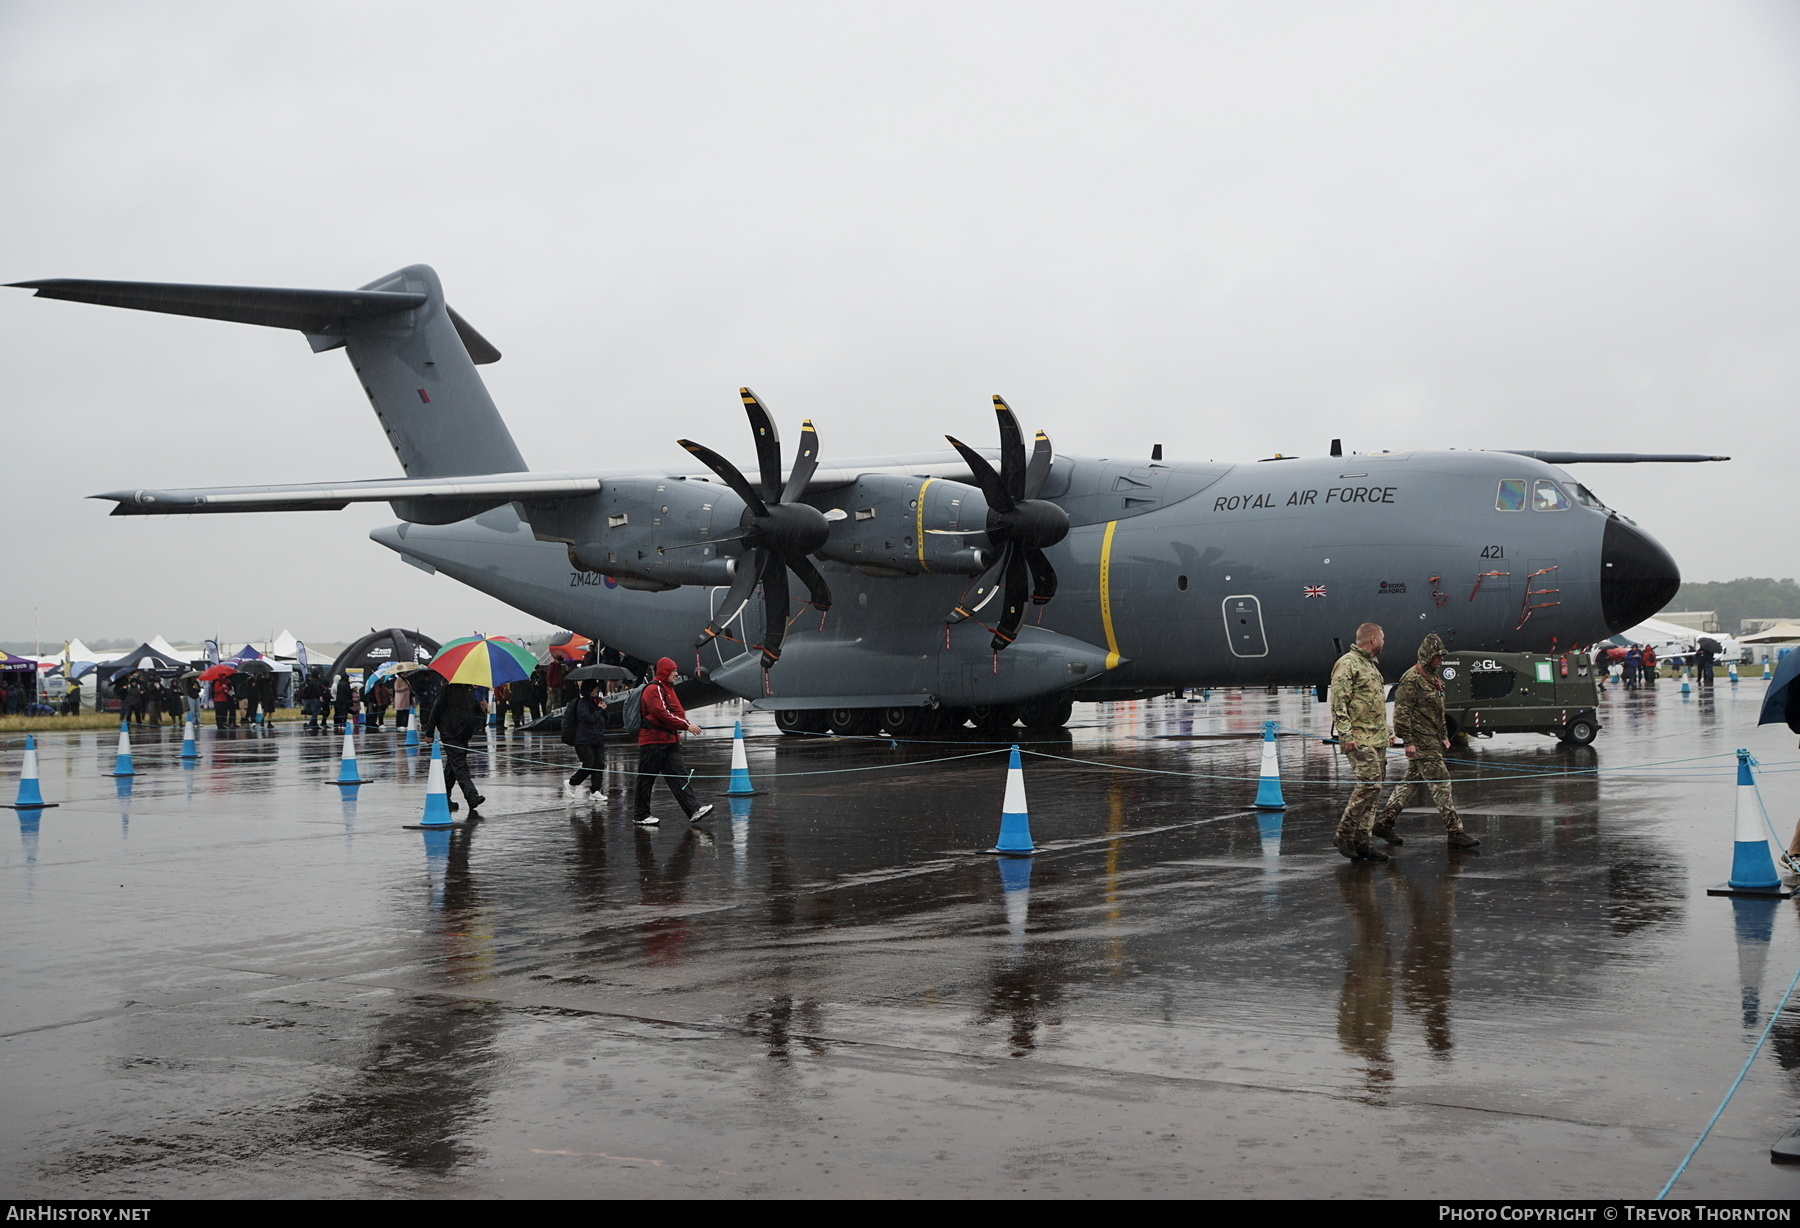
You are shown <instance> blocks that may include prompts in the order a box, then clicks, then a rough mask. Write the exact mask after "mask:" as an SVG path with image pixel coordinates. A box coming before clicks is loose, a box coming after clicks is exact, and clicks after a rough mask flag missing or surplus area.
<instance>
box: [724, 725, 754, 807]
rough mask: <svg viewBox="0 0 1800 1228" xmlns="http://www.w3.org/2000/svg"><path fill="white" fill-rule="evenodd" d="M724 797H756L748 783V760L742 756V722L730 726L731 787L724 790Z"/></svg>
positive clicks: (751, 785)
mask: <svg viewBox="0 0 1800 1228" xmlns="http://www.w3.org/2000/svg"><path fill="white" fill-rule="evenodd" d="M725 796H726V797H754V796H756V786H755V785H753V784H751V783H750V760H749V757H748V756H746V755H745V754H744V722H742V721H734V722H733V723H732V726H731V786H730V787H729V788H728V789H726V790H725Z"/></svg>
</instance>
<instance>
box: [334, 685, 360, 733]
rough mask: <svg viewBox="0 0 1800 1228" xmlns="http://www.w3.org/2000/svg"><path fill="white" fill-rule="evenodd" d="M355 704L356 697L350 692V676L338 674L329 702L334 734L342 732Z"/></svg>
mask: <svg viewBox="0 0 1800 1228" xmlns="http://www.w3.org/2000/svg"><path fill="white" fill-rule="evenodd" d="M355 702H356V697H355V696H354V695H352V694H351V692H350V675H349V674H339V675H338V676H337V690H336V692H335V693H334V694H333V695H332V701H331V724H332V727H333V728H334V729H335V730H336V732H338V733H342V732H344V722H345V721H346V720H348V719H350V712H351V709H352V707H353V706H354V704H355Z"/></svg>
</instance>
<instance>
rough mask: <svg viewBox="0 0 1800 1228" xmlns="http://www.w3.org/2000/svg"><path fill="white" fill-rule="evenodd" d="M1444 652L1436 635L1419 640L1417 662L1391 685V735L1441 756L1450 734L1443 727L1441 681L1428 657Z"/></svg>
mask: <svg viewBox="0 0 1800 1228" xmlns="http://www.w3.org/2000/svg"><path fill="white" fill-rule="evenodd" d="M1443 651H1444V641H1443V640H1441V639H1439V638H1438V637H1437V636H1436V635H1435V634H1432V635H1428V636H1426V637H1425V638H1424V639H1423V640H1421V641H1420V642H1419V663H1418V664H1417V665H1415V666H1413V667H1412V668H1411V669H1409V670H1407V671H1406V672H1405V673H1404V674H1401V675H1400V685H1399V686H1397V687H1395V688H1394V736H1395V737H1397V738H1399V739H1400V741H1401V742H1403V743H1405V744H1406V745H1407V746H1411V747H1414V748H1415V749H1416V750H1417V751H1418V753H1419V754H1422V755H1441V754H1443V753H1444V741H1445V739H1447V738H1448V737H1449V736H1450V734H1449V732H1448V731H1447V730H1446V729H1445V727H1444V680H1443V679H1442V678H1440V677H1439V676H1438V672H1437V671H1436V670H1434V669H1432V668H1431V658H1433V657H1435V656H1437V655H1439V654H1440V653H1442V652H1443Z"/></svg>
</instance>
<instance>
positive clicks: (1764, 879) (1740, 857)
mask: <svg viewBox="0 0 1800 1228" xmlns="http://www.w3.org/2000/svg"><path fill="white" fill-rule="evenodd" d="M1737 754H1738V770H1737V842H1736V843H1735V844H1734V845H1733V846H1732V849H1731V879H1730V881H1728V882H1727V883H1726V884H1725V885H1724V886H1723V887H1708V888H1707V889H1706V894H1708V895H1750V896H1763V897H1770V896H1773V897H1776V898H1783V897H1786V896H1789V895H1792V894H1793V893H1792V892H1790V891H1789V890H1788V889H1787V888H1785V887H1783V886H1782V885H1781V879H1779V878H1778V877H1776V874H1775V859H1774V858H1772V857H1770V856H1769V837H1768V835H1767V834H1766V833H1765V832H1764V831H1763V825H1762V810H1761V807H1760V806H1758V805H1757V801H1756V778H1755V777H1754V776H1752V775H1751V774H1750V752H1749V751H1747V750H1740V751H1738V753H1737Z"/></svg>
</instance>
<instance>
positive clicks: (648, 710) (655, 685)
mask: <svg viewBox="0 0 1800 1228" xmlns="http://www.w3.org/2000/svg"><path fill="white" fill-rule="evenodd" d="M674 677H675V662H674V661H672V660H670V659H669V658H668V657H664V658H663V659H662V660H660V661H658V662H657V663H656V677H655V678H654V679H653V680H652V681H650V682H648V683H646V684H645V685H644V689H643V692H642V695H641V697H640V698H639V700H638V769H637V770H638V780H637V805H636V807H635V812H634V817H633V819H632V822H634V823H637V824H638V825H640V826H642V827H654V826H655V825H656V824H657V823H658V822H659V821H660V820H658V819H657V817H656V816H655V815H653V814H651V813H650V794H651V792H652V791H653V790H654V789H655V788H656V778H657V777H658V776H660V777H662V778H663V780H664V782H666V783H667V784H668V786H669V792H670V793H672V794H674V795H675V802H676V804H677V805H679V806H680V807H681V809H682V811H683V813H685V814H686V815H687V817H688V819H689V820H690V821H692V822H695V823H698V822H699V821H700V820H701V819H704V818H705V817H706V816H707V815H708V814H710V813H712V803H711V802H707V803H706V804H704V805H702V804H701V803H700V799H699V798H697V797H695V796H694V791H693V790H692V789H690V788H688V786H687V780H688V776H689V774H690V773H689V772H688V768H687V762H686V761H685V760H684V759H683V758H682V755H681V735H682V734H683V733H699V732H700V726H698V725H696V724H694V723H693V722H692V721H690V720H688V718H687V709H686V708H684V707H683V706H682V704H681V700H680V698H679V697H678V696H677V695H676V694H675V683H674V681H673V679H674Z"/></svg>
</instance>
